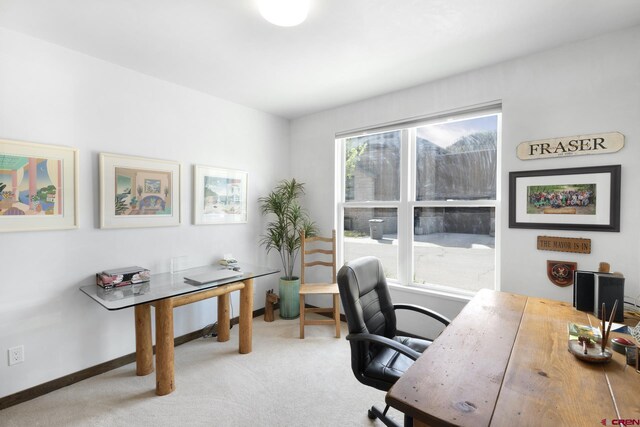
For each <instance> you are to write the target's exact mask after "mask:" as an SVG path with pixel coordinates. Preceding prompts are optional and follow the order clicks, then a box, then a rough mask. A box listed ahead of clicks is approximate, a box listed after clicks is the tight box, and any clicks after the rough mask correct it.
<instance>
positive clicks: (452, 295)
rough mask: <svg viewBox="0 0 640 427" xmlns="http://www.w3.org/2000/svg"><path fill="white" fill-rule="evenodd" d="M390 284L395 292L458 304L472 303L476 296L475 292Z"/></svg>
mask: <svg viewBox="0 0 640 427" xmlns="http://www.w3.org/2000/svg"><path fill="white" fill-rule="evenodd" d="M387 280H388V279H387ZM388 284H389V287H390V288H391V289H394V290H398V291H402V292H407V293H411V294H418V295H426V296H432V297H437V298H443V299H448V300H451V301H458V302H464V303H467V302H469V301H471V299H472V298H473V296H474V295H475V293H474V292H469V293H456V292H446V291H442V290H436V289H429V288H424V287H418V286H415V285H409V286H407V285H401V284H399V283H397V282H396V283H394V282H391V281H389V283H388Z"/></svg>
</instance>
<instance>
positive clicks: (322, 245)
mask: <svg viewBox="0 0 640 427" xmlns="http://www.w3.org/2000/svg"><path fill="white" fill-rule="evenodd" d="M329 243H330V244H331V246H329V245H328V244H329ZM309 256H311V260H310V259H309ZM314 266H323V267H331V268H332V271H331V281H330V282H329V283H335V280H336V230H333V231H332V232H331V237H322V236H313V237H306V236H305V234H304V230H302V231H301V232H300V283H306V282H305V270H306V269H307V268H308V267H314Z"/></svg>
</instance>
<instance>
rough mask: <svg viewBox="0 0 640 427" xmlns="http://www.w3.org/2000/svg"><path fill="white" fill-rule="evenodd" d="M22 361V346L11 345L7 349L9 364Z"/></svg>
mask: <svg viewBox="0 0 640 427" xmlns="http://www.w3.org/2000/svg"><path fill="white" fill-rule="evenodd" d="M22 362H24V346H23V345H19V346H17V347H11V348H10V349H9V366H11V365H15V364H18V363H22Z"/></svg>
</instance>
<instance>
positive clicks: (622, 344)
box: [611, 337, 635, 354]
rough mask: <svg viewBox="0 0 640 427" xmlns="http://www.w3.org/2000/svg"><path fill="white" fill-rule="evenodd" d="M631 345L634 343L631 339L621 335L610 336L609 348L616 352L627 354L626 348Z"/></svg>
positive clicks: (631, 346)
mask: <svg viewBox="0 0 640 427" xmlns="http://www.w3.org/2000/svg"><path fill="white" fill-rule="evenodd" d="M633 347H635V344H634V343H633V341H631V340H628V339H626V338H623V337H616V338H611V348H612V349H613V351H615V352H617V353H620V354H627V348H633Z"/></svg>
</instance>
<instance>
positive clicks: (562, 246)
mask: <svg viewBox="0 0 640 427" xmlns="http://www.w3.org/2000/svg"><path fill="white" fill-rule="evenodd" d="M538 250H540V251H556V252H575V253H579V254H590V253H591V239H576V238H572V237H553V236H538Z"/></svg>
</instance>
